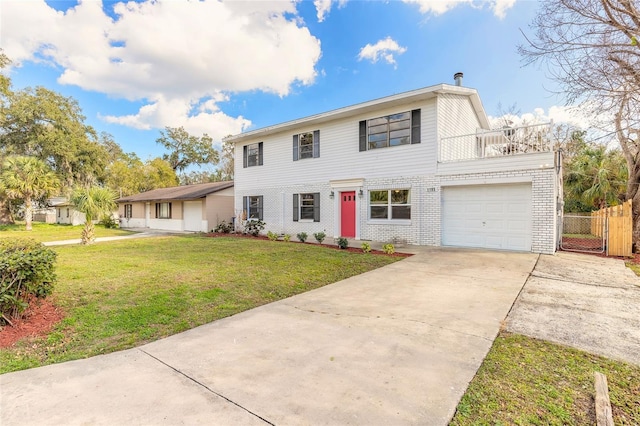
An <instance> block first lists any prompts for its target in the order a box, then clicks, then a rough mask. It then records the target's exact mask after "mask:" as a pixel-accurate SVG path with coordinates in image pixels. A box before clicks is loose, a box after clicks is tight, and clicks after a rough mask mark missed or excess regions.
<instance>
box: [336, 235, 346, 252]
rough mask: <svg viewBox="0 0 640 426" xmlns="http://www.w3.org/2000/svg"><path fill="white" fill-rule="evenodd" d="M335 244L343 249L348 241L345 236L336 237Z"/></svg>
mask: <svg viewBox="0 0 640 426" xmlns="http://www.w3.org/2000/svg"><path fill="white" fill-rule="evenodd" d="M336 244H338V247H340V248H341V249H343V250H344V249H346V248H347V247H349V241H348V240H347V239H346V238H345V237H338V238H336Z"/></svg>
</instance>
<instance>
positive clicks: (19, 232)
mask: <svg viewBox="0 0 640 426" xmlns="http://www.w3.org/2000/svg"><path fill="white" fill-rule="evenodd" d="M83 227H84V225H77V226H71V225H63V224H57V223H39V222H34V223H33V229H32V230H31V231H26V230H25V229H24V222H18V223H15V224H12V225H0V238H31V239H34V240H36V241H38V242H41V243H44V242H48V241H62V240H77V239H80V237H81V236H82V228H83ZM131 234H135V232H131V231H126V230H124V229H119V228H116V229H108V228H105V227H104V226H102V225H99V224H96V237H117V236H124V235H131Z"/></svg>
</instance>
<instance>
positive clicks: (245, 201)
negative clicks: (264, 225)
mask: <svg viewBox="0 0 640 426" xmlns="http://www.w3.org/2000/svg"><path fill="white" fill-rule="evenodd" d="M263 205H264V197H263V196H262V195H251V196H248V197H242V208H243V210H244V212H245V213H246V219H247V220H252V219H253V220H263V210H264V207H263Z"/></svg>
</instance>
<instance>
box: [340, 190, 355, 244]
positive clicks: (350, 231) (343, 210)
mask: <svg viewBox="0 0 640 426" xmlns="http://www.w3.org/2000/svg"><path fill="white" fill-rule="evenodd" d="M340 197H341V199H340V217H341V220H340V236H341V237H349V238H355V236H356V192H355V191H351V192H341V193H340Z"/></svg>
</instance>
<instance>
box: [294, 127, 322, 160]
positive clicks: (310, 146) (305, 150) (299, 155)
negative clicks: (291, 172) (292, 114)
mask: <svg viewBox="0 0 640 426" xmlns="http://www.w3.org/2000/svg"><path fill="white" fill-rule="evenodd" d="M318 157H320V130H315V131H314V132H307V133H300V134H299V135H293V161H298V160H303V159H305V158H318Z"/></svg>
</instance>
